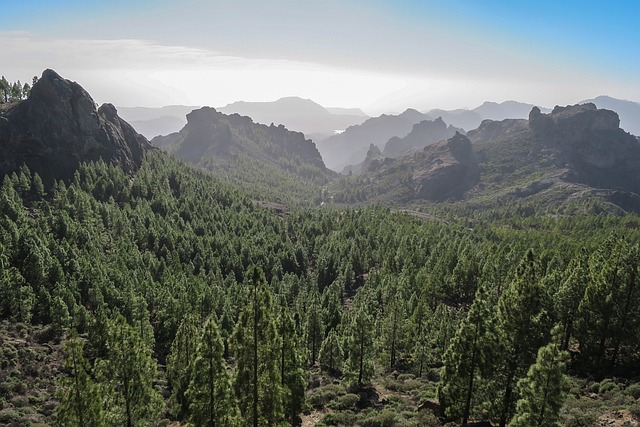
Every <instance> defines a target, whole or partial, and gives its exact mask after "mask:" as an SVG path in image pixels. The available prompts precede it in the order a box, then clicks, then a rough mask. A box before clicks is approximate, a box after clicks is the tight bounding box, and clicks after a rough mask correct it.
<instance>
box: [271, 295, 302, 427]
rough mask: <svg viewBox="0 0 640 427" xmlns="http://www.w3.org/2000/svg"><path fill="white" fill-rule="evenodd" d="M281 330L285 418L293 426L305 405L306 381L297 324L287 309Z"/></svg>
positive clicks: (282, 314) (281, 368)
mask: <svg viewBox="0 0 640 427" xmlns="http://www.w3.org/2000/svg"><path fill="white" fill-rule="evenodd" d="M278 324H279V329H280V337H281V339H280V343H281V348H280V376H281V378H282V386H283V387H284V390H285V401H284V409H285V417H286V418H287V419H288V420H289V422H290V423H291V425H297V424H298V419H299V417H298V414H299V413H300V411H302V406H303V405H304V389H305V380H304V374H303V372H302V362H301V358H300V350H299V348H298V347H299V346H298V340H297V336H296V329H295V323H294V322H293V319H292V318H291V315H290V314H289V312H288V311H287V309H286V308H285V307H283V308H282V311H281V313H280V318H279V319H278Z"/></svg>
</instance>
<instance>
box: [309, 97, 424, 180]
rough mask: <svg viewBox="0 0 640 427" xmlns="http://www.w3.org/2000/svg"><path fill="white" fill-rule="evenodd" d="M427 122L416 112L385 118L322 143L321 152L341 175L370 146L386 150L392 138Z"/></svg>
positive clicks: (363, 155)
mask: <svg viewBox="0 0 640 427" xmlns="http://www.w3.org/2000/svg"><path fill="white" fill-rule="evenodd" d="M425 119H427V117H426V116H425V115H424V114H422V113H420V112H418V111H416V110H413V109H408V110H406V111H405V112H403V113H402V114H399V115H387V114H383V115H381V116H379V117H373V118H371V119H368V120H367V121H365V122H364V123H362V124H360V125H356V126H350V127H348V128H347V129H346V130H345V131H344V132H342V133H341V134H339V135H334V136H331V137H329V138H327V139H325V140H323V141H320V142H319V143H318V150H319V151H320V153H321V154H322V158H323V159H324V162H325V164H326V165H327V167H328V168H330V169H333V170H335V171H340V170H343V169H344V168H345V167H346V166H347V165H356V164H358V163H360V162H362V160H363V159H364V158H365V157H366V155H367V151H368V149H369V145H370V144H374V145H376V146H377V147H378V148H380V149H383V148H384V144H385V143H386V142H387V141H388V140H389V138H391V137H394V136H399V137H402V136H405V135H407V134H408V133H409V132H410V131H411V129H412V127H413V125H414V124H416V123H418V122H420V121H422V120H425Z"/></svg>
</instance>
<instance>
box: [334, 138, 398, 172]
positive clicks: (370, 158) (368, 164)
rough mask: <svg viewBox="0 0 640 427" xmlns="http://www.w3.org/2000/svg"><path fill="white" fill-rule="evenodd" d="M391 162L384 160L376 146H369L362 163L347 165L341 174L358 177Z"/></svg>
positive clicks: (387, 159)
mask: <svg viewBox="0 0 640 427" xmlns="http://www.w3.org/2000/svg"><path fill="white" fill-rule="evenodd" d="M391 162H393V159H391V158H385V157H384V156H383V155H382V151H380V149H379V148H378V147H377V146H375V145H373V144H371V145H370V146H369V150H368V151H367V156H366V157H365V158H364V160H363V161H362V163H358V164H357V165H349V166H347V167H345V168H344V169H343V170H342V172H341V173H342V174H343V175H359V174H362V173H366V172H374V171H376V170H378V169H380V168H381V167H382V166H384V165H389V164H391Z"/></svg>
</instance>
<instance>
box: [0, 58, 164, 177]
mask: <svg viewBox="0 0 640 427" xmlns="http://www.w3.org/2000/svg"><path fill="white" fill-rule="evenodd" d="M96 107H97V106H96V104H95V102H94V101H93V99H92V98H91V96H90V95H89V93H87V91H85V90H84V89H83V88H82V87H81V86H80V85H79V84H78V83H75V82H72V81H70V80H66V79H64V78H62V77H60V75H58V74H57V73H56V72H55V71H53V70H45V71H44V72H43V73H42V77H41V78H40V79H39V80H38V82H37V83H36V84H34V86H33V88H32V89H31V94H30V96H29V98H28V99H26V100H24V101H22V102H20V103H18V104H16V105H15V106H13V107H11V108H9V109H8V110H5V111H3V112H0V159H1V160H0V175H4V174H6V173H9V172H11V171H14V170H16V169H17V168H19V167H20V166H21V165H22V164H26V165H27V166H28V167H29V169H30V170H31V171H32V172H37V173H38V174H39V175H40V176H41V177H42V179H43V181H44V182H45V185H50V184H51V183H52V181H53V180H54V179H69V178H71V177H72V176H73V173H74V171H75V170H76V168H77V167H78V165H79V164H80V163H81V162H86V161H94V160H98V159H102V160H104V161H105V162H107V163H111V164H117V165H119V166H121V167H122V168H123V169H124V170H125V171H127V172H133V171H135V170H136V169H137V168H138V167H139V166H140V163H141V162H142V159H143V156H144V153H145V152H146V151H147V150H149V149H151V148H152V147H151V145H150V144H149V142H148V141H147V139H146V138H145V137H144V136H142V135H140V134H138V133H137V132H136V131H135V130H134V129H133V127H131V126H130V125H129V124H128V123H127V122H125V121H124V120H122V119H121V118H120V117H118V113H117V111H116V108H115V107H114V106H113V105H111V104H104V105H102V106H101V107H100V108H96Z"/></svg>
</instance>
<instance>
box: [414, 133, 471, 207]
mask: <svg viewBox="0 0 640 427" xmlns="http://www.w3.org/2000/svg"><path fill="white" fill-rule="evenodd" d="M414 162H415V165H414V168H413V174H412V177H411V178H412V181H413V186H414V191H415V195H416V197H418V198H421V199H427V200H444V199H448V198H451V197H459V196H460V195H461V194H462V193H463V192H464V190H465V189H468V188H470V187H472V186H473V185H475V184H476V183H477V182H478V180H479V177H480V169H479V167H478V164H477V162H476V159H475V155H474V153H473V149H472V145H471V141H469V139H468V138H467V137H466V136H464V135H462V134H460V133H457V134H456V135H454V136H453V137H452V138H450V139H448V140H447V141H442V142H439V143H437V144H434V145H431V146H429V147H427V148H425V149H424V151H422V152H420V153H417V154H416V155H415V156H414Z"/></svg>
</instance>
